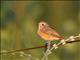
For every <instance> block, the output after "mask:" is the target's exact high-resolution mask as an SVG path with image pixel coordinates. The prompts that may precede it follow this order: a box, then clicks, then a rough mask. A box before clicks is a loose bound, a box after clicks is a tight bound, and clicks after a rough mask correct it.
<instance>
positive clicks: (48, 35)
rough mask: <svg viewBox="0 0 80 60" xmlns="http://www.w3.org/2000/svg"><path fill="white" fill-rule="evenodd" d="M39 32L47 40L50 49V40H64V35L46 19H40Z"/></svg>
mask: <svg viewBox="0 0 80 60" xmlns="http://www.w3.org/2000/svg"><path fill="white" fill-rule="evenodd" d="M37 34H38V35H39V36H40V37H41V38H42V39H43V40H45V41H46V44H45V45H46V46H48V47H47V48H48V49H50V46H49V45H50V42H51V41H54V40H63V39H64V37H62V36H60V35H59V33H58V32H57V31H56V30H55V28H52V27H51V26H50V25H49V24H48V23H46V22H45V21H40V22H39V23H38V30H37Z"/></svg>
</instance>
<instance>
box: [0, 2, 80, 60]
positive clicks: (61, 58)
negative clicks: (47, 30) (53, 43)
mask: <svg viewBox="0 0 80 60" xmlns="http://www.w3.org/2000/svg"><path fill="white" fill-rule="evenodd" d="M79 4H80V1H1V15H0V18H1V20H0V22H1V24H0V25H1V26H0V31H1V51H3V50H7V51H11V50H16V49H24V48H31V47H36V46H41V45H44V43H45V41H44V40H43V39H41V38H40V37H39V36H38V35H37V33H36V32H37V27H38V22H39V21H46V22H47V23H48V24H50V25H51V26H53V27H54V28H55V29H56V30H57V31H58V32H59V33H60V35H62V36H64V37H65V38H67V37H69V36H72V35H78V34H79V33H80V11H79V8H80V5H79ZM43 51H44V49H34V50H29V51H24V52H25V53H26V54H31V55H32V57H33V58H32V59H31V60H40V59H41V58H42V56H43V53H42V52H43ZM34 57H35V58H34ZM1 59H2V60H30V59H29V57H28V56H20V55H19V54H16V55H11V54H7V55H2V56H1ZM49 60H80V43H73V44H68V45H65V46H63V47H60V48H58V49H56V50H54V51H53V53H52V54H51V55H50V56H49Z"/></svg>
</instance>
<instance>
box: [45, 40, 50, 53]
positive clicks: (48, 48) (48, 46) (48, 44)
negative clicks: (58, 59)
mask: <svg viewBox="0 0 80 60" xmlns="http://www.w3.org/2000/svg"><path fill="white" fill-rule="evenodd" d="M50 48H51V41H47V42H46V50H45V52H46V53H47V54H51V51H50Z"/></svg>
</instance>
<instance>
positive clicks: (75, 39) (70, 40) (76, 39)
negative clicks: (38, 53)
mask: <svg viewBox="0 0 80 60" xmlns="http://www.w3.org/2000/svg"><path fill="white" fill-rule="evenodd" d="M64 40H65V42H66V44H69V43H75V42H80V34H79V35H78V36H70V37H69V38H67V39H64ZM66 44H65V45H66ZM62 45H63V44H62V43H58V44H57V47H59V46H62ZM51 46H53V44H52V45H51ZM45 47H46V46H44V45H42V46H38V47H32V48H25V49H19V50H13V51H8V52H3V51H2V52H0V54H8V53H14V52H19V51H26V50H33V49H39V48H45ZM52 50H53V49H52Z"/></svg>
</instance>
